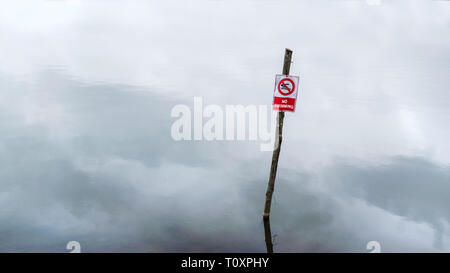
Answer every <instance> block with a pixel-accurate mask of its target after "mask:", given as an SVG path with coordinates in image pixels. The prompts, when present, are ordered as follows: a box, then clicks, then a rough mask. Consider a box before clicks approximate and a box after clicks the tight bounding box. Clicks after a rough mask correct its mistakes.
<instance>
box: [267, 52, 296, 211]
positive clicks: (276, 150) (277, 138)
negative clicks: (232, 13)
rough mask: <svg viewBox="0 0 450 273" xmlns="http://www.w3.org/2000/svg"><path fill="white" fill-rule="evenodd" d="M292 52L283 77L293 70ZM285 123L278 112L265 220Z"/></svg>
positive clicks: (270, 199) (287, 57) (281, 113)
mask: <svg viewBox="0 0 450 273" xmlns="http://www.w3.org/2000/svg"><path fill="white" fill-rule="evenodd" d="M291 59H292V50H290V49H288V48H286V51H285V53H284V64H283V75H289V70H290V69H291ZM283 121H284V112H283V111H278V114H277V126H276V132H275V134H276V135H275V144H274V145H275V146H274V150H273V154H272V165H271V167H270V175H269V184H268V185H267V191H266V202H265V205H264V214H263V216H264V218H269V216H270V206H271V204H272V195H273V192H274V189H275V178H276V176H277V167H278V158H279V157H280V149H281V142H282V141H283Z"/></svg>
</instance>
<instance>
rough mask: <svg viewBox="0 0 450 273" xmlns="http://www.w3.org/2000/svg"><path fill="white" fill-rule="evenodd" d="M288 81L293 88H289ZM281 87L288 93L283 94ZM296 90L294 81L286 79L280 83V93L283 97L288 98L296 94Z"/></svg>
mask: <svg viewBox="0 0 450 273" xmlns="http://www.w3.org/2000/svg"><path fill="white" fill-rule="evenodd" d="M286 81H287V82H289V83H290V85H291V86H292V87H291V88H289V86H288V84H286ZM281 86H283V87H284V88H286V90H287V92H283V91H282V90H281ZM294 90H295V84H294V81H293V80H291V79H289V78H284V79H282V80H281V81H280V82H279V83H278V92H280V94H281V95H283V96H288V95H290V94H292V93H293V92H294Z"/></svg>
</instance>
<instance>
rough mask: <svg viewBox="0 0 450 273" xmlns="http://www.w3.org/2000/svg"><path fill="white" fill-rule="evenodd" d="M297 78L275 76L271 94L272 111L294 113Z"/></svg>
mask: <svg viewBox="0 0 450 273" xmlns="http://www.w3.org/2000/svg"><path fill="white" fill-rule="evenodd" d="M298 79H299V77H298V76H288V75H276V76H275V90H274V92H273V103H272V105H273V110H278V111H288V112H295V103H296V101H297V93H298V92H297V91H298Z"/></svg>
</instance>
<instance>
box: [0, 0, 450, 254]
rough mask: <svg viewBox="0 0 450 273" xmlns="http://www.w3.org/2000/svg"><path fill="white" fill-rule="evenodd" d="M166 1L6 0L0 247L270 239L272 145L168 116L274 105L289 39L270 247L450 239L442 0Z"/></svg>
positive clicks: (221, 246)
mask: <svg viewBox="0 0 450 273" xmlns="http://www.w3.org/2000/svg"><path fill="white" fill-rule="evenodd" d="M48 2H52V1H48ZM172 4H173V3H166V2H157V1H155V2H151V3H149V2H147V1H141V2H135V3H133V4H126V5H125V4H123V2H121V1H120V2H114V1H113V2H111V1H94V2H93V1H81V2H80V5H76V6H74V5H64V4H62V3H58V4H49V5H40V4H39V3H38V2H33V3H31V2H30V3H27V4H26V5H25V4H22V3H19V2H18V1H9V2H2V4H1V5H2V8H1V9H0V25H1V26H2V27H1V28H0V60H1V62H0V71H1V73H0V90H1V96H0V166H2V167H1V168H0V185H1V187H0V189H1V190H0V250H1V251H65V245H66V243H67V242H68V241H69V240H78V241H80V242H81V244H82V246H83V251H114V250H117V251H158V250H159V251H184V250H186V251H202V250H203V251H264V236H263V231H262V223H261V211H262V207H263V201H264V193H265V188H266V185H267V179H268V175H269V173H268V168H269V165H270V157H271V154H270V153H261V152H260V151H259V143H253V142H245V141H244V142H226V141H224V142H193V141H192V142H174V141H173V140H172V139H171V137H170V126H171V123H172V122H173V119H171V118H170V110H171V108H172V107H173V106H174V105H176V104H180V103H181V104H186V105H188V106H192V98H193V97H194V96H203V98H204V103H205V104H219V105H221V106H222V105H226V104H244V105H246V104H256V105H259V104H268V103H270V102H271V96H272V88H273V80H274V75H275V74H276V73H279V72H280V71H279V70H280V69H281V63H282V54H283V49H284V48H285V47H290V48H292V49H293V50H294V57H293V61H294V62H293V64H292V68H291V71H292V72H293V73H294V74H300V79H301V80H300V89H299V102H298V104H297V108H298V110H297V113H295V114H293V115H286V119H285V128H284V142H283V149H282V152H281V157H280V165H279V172H278V179H277V183H276V191H275V196H274V203H273V208H272V211H273V212H272V216H271V217H272V219H271V220H272V225H271V228H272V232H273V233H274V234H277V235H278V236H277V237H276V240H275V242H278V244H277V245H275V251H364V252H365V251H366V250H365V246H366V243H367V242H368V241H371V240H376V241H379V242H380V243H381V245H382V251H414V250H416V251H437V250H448V249H449V247H448V245H449V243H448V242H449V241H448V239H449V238H448V236H449V235H448V231H447V230H448V229H447V225H448V222H449V218H448V213H446V209H447V208H448V205H447V203H446V200H448V198H446V197H447V195H446V193H447V192H448V190H447V188H448V186H447V181H449V179H448V176H449V175H448V172H449V171H448V168H446V167H440V166H441V165H446V164H447V165H448V164H449V162H450V157H449V155H450V154H449V153H448V152H447V151H448V150H449V146H448V145H449V142H448V138H449V137H448V136H449V135H450V131H449V130H450V129H449V126H448V124H450V121H449V115H448V107H447V106H448V105H447V104H448V103H447V102H448V98H449V94H450V93H449V92H447V90H448V86H449V83H450V82H449V79H450V78H449V77H448V64H449V60H450V59H449V58H450V54H448V47H449V46H448V45H449V43H450V38H449V37H447V36H443V35H442V33H445V31H446V30H447V29H448V22H449V18H450V17H449V16H448V14H449V11H450V10H449V8H448V6H442V5H434V4H431V3H428V2H427V1H423V2H420V1H398V2H397V1H394V2H392V3H383V6H382V7H380V8H374V7H368V6H367V5H353V4H351V3H350V4H349V3H337V2H336V3H331V2H327V5H326V6H324V5H323V4H322V3H320V1H318V2H314V1H300V2H295V3H294V2H292V3H290V4H291V5H292V8H291V9H289V10H285V11H284V12H283V13H279V12H277V11H276V9H274V7H276V6H277V5H279V3H276V2H270V1H269V2H264V3H260V2H258V3H256V2H255V1H249V2H244V3H243V2H242V1H236V2H233V1H232V2H228V1H227V2H221V1H204V3H203V4H201V5H200V4H199V5H193V4H192V3H188V2H186V3H184V2H183V3H181V2H179V1H178V2H177V5H176V6H174V5H172ZM30 5H32V6H31V7H30ZM105 5H108V8H107V9H105ZM236 5H239V8H236ZM19 6H20V7H19ZM3 7H5V8H3ZM105 10H106V12H105ZM17 14H21V15H22V16H17ZM130 14H132V15H133V16H130ZM285 18H289V20H290V21H289V22H286V20H285ZM355 22H357V23H355ZM287 23H288V25H291V26H293V27H286V25H287ZM296 26H301V27H296ZM43 65H44V66H45V67H53V68H61V69H60V71H56V70H55V69H47V70H46V69H43ZM399 156H402V157H399ZM336 158H340V159H336Z"/></svg>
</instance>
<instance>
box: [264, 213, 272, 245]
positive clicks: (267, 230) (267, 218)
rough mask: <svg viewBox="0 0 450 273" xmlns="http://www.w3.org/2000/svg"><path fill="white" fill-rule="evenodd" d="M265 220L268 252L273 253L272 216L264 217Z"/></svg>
mask: <svg viewBox="0 0 450 273" xmlns="http://www.w3.org/2000/svg"><path fill="white" fill-rule="evenodd" d="M263 222H264V237H265V240H266V248H267V253H273V244H272V231H271V230H270V218H269V217H263Z"/></svg>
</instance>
